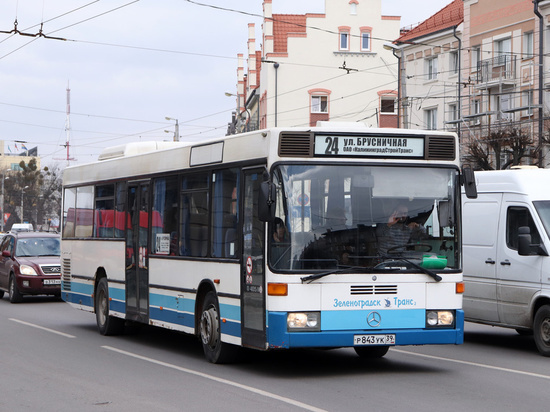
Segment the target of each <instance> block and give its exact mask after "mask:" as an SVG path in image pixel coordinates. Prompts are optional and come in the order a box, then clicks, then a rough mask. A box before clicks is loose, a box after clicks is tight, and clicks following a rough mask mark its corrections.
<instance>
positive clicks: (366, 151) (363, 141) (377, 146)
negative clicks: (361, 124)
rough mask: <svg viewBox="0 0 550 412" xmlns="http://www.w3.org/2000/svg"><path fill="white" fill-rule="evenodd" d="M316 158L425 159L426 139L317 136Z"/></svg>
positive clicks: (372, 136) (374, 136) (411, 137)
mask: <svg viewBox="0 0 550 412" xmlns="http://www.w3.org/2000/svg"><path fill="white" fill-rule="evenodd" d="M315 156H336V157H338V156H365V157H414V158H422V157H424V137H416V136H376V135H369V136H342V135H340V136H327V135H315Z"/></svg>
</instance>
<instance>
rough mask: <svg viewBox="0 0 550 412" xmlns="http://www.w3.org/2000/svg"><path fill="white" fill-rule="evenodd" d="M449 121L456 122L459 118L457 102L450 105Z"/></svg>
mask: <svg viewBox="0 0 550 412" xmlns="http://www.w3.org/2000/svg"><path fill="white" fill-rule="evenodd" d="M447 120H448V121H449V122H456V121H457V120H458V105H457V104H456V103H453V104H450V105H449V112H448V118H447Z"/></svg>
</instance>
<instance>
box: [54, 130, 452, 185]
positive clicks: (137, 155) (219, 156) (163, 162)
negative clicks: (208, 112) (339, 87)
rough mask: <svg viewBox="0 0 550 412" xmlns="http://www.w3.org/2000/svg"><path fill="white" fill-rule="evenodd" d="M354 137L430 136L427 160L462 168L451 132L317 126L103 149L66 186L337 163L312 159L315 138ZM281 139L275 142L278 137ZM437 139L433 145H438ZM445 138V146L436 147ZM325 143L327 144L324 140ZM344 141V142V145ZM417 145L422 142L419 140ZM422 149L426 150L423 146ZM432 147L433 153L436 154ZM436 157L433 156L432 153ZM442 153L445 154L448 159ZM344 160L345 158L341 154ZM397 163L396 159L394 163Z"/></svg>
mask: <svg viewBox="0 0 550 412" xmlns="http://www.w3.org/2000/svg"><path fill="white" fill-rule="evenodd" d="M331 133H334V134H335V135H337V136H343V137H344V138H345V137H353V136H357V135H360V136H367V137H369V136H370V137H374V138H386V137H389V138H398V139H399V138H403V137H411V138H412V137H418V138H424V137H425V136H430V138H429V139H426V141H427V140H430V142H435V144H433V145H432V144H431V143H430V144H426V148H425V149H422V150H424V153H425V154H426V156H425V159H434V160H442V161H450V162H453V163H457V162H458V160H457V159H458V142H457V140H456V135H454V134H453V133H448V132H439V131H426V130H407V129H376V128H370V127H368V126H367V125H366V124H365V123H361V122H355V123H349V122H319V126H317V127H285V128H282V127H280V128H272V129H265V130H257V131H253V132H248V133H242V134H236V135H231V136H225V137H223V138H219V139H210V140H205V141H202V142H137V143H130V144H127V145H121V146H115V147H111V148H107V149H105V150H104V151H103V152H102V153H101V155H100V156H99V159H98V161H97V162H93V163H88V164H84V165H75V166H71V167H68V168H67V169H65V171H64V174H63V180H64V185H77V184H82V183H86V182H99V181H105V180H113V179H119V178H126V177H135V178H139V177H140V176H146V175H152V174H156V173H165V172H169V171H177V170H184V169H190V168H195V167H200V166H207V165H215V164H222V163H234V162H245V161H259V162H262V161H263V162H267V163H268V164H270V163H272V162H275V161H278V160H280V158H289V160H296V161H299V159H300V158H302V159H304V158H310V159H309V160H312V159H311V158H313V157H316V158H317V159H316V160H319V161H335V160H336V159H335V157H332V159H331V158H330V156H323V155H320V154H319V153H314V146H315V143H314V137H313V136H314V135H318V134H323V135H327V136H330V135H331ZM279 135H280V136H281V137H280V138H271V136H277V137H279ZM434 138H435V139H434ZM438 138H443V140H441V139H439V140H441V141H444V142H443V143H444V144H443V145H441V144H440V143H438ZM323 139H324V138H323ZM342 140H343V139H342ZM416 140H417V141H419V139H416ZM421 146H424V144H421ZM432 147H433V148H434V149H432ZM430 151H431V152H432V153H434V154H436V157H433V156H429V152H430ZM439 153H443V155H444V157H438V156H440V155H439ZM337 157H340V160H341V159H342V158H343V157H346V158H347V159H351V157H347V154H346V153H344V152H341V154H340V155H338V156H337ZM394 159H395V158H394ZM394 159H392V158H391V156H387V157H386V158H383V157H382V156H381V157H378V158H377V159H375V161H382V162H384V161H395V160H394ZM425 159H419V158H418V157H417V158H412V157H411V158H408V159H400V161H401V160H403V163H407V162H414V163H418V161H419V160H421V161H422V160H425ZM353 161H365V158H361V157H359V156H355V157H354V158H353Z"/></svg>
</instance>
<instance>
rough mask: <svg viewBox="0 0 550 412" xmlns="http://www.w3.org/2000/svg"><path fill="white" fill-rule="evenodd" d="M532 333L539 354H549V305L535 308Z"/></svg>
mask: <svg viewBox="0 0 550 412" xmlns="http://www.w3.org/2000/svg"><path fill="white" fill-rule="evenodd" d="M533 335H534V338H535V343H536V344H537V349H538V350H539V352H540V354H541V355H543V356H550V305H544V306H541V307H540V308H539V310H537V313H536V315H535V321H534V323H533Z"/></svg>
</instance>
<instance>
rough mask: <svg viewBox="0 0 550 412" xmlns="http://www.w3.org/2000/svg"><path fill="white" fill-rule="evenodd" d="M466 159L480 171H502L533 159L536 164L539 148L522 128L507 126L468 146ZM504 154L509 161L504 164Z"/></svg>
mask: <svg viewBox="0 0 550 412" xmlns="http://www.w3.org/2000/svg"><path fill="white" fill-rule="evenodd" d="M466 150H467V153H466V155H465V156H464V159H465V160H466V161H467V162H469V163H471V164H472V165H473V166H474V168H475V169H478V170H494V169H496V170H500V169H507V168H509V167H511V166H515V165H519V164H521V162H522V160H523V159H527V158H529V159H531V160H532V163H533V164H536V160H537V155H538V148H537V147H535V144H534V140H533V138H532V137H531V136H530V134H529V133H528V132H527V131H526V130H525V129H522V128H520V127H514V126H507V127H502V128H499V129H496V130H494V131H492V132H490V133H489V134H488V135H484V136H482V137H481V138H480V139H479V140H473V141H471V142H470V143H468V144H467V145H466ZM503 154H507V156H506V157H507V160H506V161H504V162H503Z"/></svg>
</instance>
